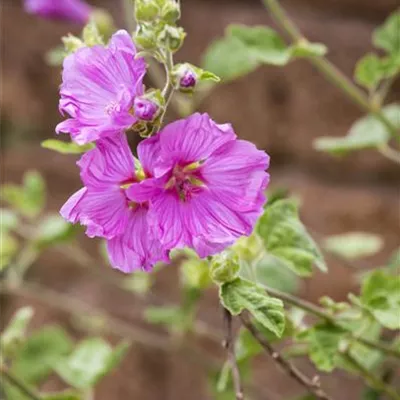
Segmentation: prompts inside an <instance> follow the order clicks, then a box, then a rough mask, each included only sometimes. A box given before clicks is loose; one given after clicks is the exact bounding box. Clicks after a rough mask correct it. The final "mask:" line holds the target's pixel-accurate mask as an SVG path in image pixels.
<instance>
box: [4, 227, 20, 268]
mask: <svg viewBox="0 0 400 400" xmlns="http://www.w3.org/2000/svg"><path fill="white" fill-rule="evenodd" d="M0 234H1V246H0V271H2V270H3V269H4V268H6V267H8V266H9V265H10V263H11V261H12V259H13V258H14V256H15V255H16V253H17V251H18V247H19V246H18V241H17V240H16V239H15V238H14V237H13V236H11V235H9V234H8V233H7V232H1V231H0Z"/></svg>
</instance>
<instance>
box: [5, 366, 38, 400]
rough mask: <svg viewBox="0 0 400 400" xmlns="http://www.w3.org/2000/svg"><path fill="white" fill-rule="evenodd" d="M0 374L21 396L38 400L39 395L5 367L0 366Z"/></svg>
mask: <svg viewBox="0 0 400 400" xmlns="http://www.w3.org/2000/svg"><path fill="white" fill-rule="evenodd" d="M0 374H1V375H2V376H3V377H4V378H5V380H6V381H8V382H9V383H10V385H12V386H14V387H15V388H16V389H18V390H19V391H20V392H21V393H22V394H24V395H25V396H26V397H28V398H29V399H31V400H40V398H41V397H40V395H39V394H37V393H36V392H35V391H34V390H33V389H31V388H30V387H29V386H28V385H27V384H26V383H25V382H23V381H22V380H21V379H20V378H18V376H16V375H14V374H13V373H12V372H11V371H10V370H9V369H8V368H7V367H6V366H4V365H1V366H0Z"/></svg>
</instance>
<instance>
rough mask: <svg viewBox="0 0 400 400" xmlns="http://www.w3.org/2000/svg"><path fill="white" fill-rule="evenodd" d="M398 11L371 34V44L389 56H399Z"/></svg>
mask: <svg viewBox="0 0 400 400" xmlns="http://www.w3.org/2000/svg"><path fill="white" fill-rule="evenodd" d="M399 32H400V11H399V10H397V11H395V12H394V13H393V14H391V15H390V16H389V17H388V19H387V20H386V21H385V23H384V24H383V25H382V26H381V27H380V28H378V29H377V30H376V31H375V32H374V34H373V38H372V40H373V43H374V45H375V46H376V47H379V48H380V49H383V50H386V51H387V52H388V53H391V54H400V35H399Z"/></svg>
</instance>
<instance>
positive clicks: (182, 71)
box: [173, 64, 198, 92]
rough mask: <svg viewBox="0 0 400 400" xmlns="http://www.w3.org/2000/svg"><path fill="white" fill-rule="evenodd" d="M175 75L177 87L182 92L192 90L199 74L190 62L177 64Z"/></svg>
mask: <svg viewBox="0 0 400 400" xmlns="http://www.w3.org/2000/svg"><path fill="white" fill-rule="evenodd" d="M173 76H174V78H175V86H176V88H177V89H178V90H180V91H182V92H192V91H193V89H194V87H195V86H196V84H197V80H198V75H197V73H196V71H195V70H194V69H193V68H192V67H191V65H190V64H179V65H177V66H176V68H175V70H174V71H173Z"/></svg>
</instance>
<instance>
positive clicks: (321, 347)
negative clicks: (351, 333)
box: [298, 324, 344, 372]
mask: <svg viewBox="0 0 400 400" xmlns="http://www.w3.org/2000/svg"><path fill="white" fill-rule="evenodd" d="M343 333H344V332H343V331H342V330H341V329H340V328H337V327H334V326H332V325H328V324H321V325H316V326H314V327H313V328H311V329H308V330H306V331H303V332H301V333H300V334H299V335H298V338H299V339H300V340H301V341H305V342H306V343H308V346H309V355H310V358H311V360H312V362H313V363H314V364H315V366H316V367H317V368H318V369H319V370H320V371H325V372H332V371H333V370H334V369H335V367H336V366H337V365H338V363H339V361H340V358H339V353H338V350H339V343H340V340H341V339H342V336H343Z"/></svg>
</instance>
